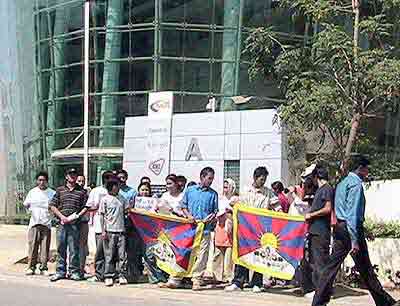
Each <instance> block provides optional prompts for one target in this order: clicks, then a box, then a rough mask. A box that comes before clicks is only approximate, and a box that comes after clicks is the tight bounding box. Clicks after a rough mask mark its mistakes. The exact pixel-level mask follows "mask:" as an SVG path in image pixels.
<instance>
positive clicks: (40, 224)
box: [24, 172, 55, 275]
mask: <svg viewBox="0 0 400 306" xmlns="http://www.w3.org/2000/svg"><path fill="white" fill-rule="evenodd" d="M48 181H49V175H48V174H47V172H39V173H38V174H37V175H36V185H37V186H36V187H35V188H33V189H31V190H30V191H29V192H28V195H27V196H26V199H25V201H24V206H25V207H26V208H27V209H28V210H29V212H30V213H31V218H30V221H29V230H28V245H29V251H28V268H27V270H26V275H33V274H35V270H36V264H37V259H38V252H39V249H40V256H39V257H40V267H39V271H40V274H41V275H47V274H48V269H47V262H48V260H49V250H50V241H51V217H50V214H49V202H50V200H51V199H52V198H53V196H54V194H55V191H54V190H53V189H50V188H48V187H47V183H48Z"/></svg>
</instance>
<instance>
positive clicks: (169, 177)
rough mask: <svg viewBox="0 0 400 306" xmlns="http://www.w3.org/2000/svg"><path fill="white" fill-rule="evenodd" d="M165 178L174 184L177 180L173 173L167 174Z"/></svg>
mask: <svg viewBox="0 0 400 306" xmlns="http://www.w3.org/2000/svg"><path fill="white" fill-rule="evenodd" d="M165 180H171V181H173V182H174V183H175V184H176V183H177V182H178V177H177V176H176V175H175V174H168V176H167V177H166V178H165Z"/></svg>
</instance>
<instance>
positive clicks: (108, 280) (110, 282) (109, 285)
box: [104, 278, 114, 287]
mask: <svg viewBox="0 0 400 306" xmlns="http://www.w3.org/2000/svg"><path fill="white" fill-rule="evenodd" d="M104 284H105V285H106V286H107V287H112V285H114V281H113V279H112V278H106V280H105V281H104Z"/></svg>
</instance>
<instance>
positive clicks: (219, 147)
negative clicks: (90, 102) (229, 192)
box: [123, 110, 288, 191]
mask: <svg viewBox="0 0 400 306" xmlns="http://www.w3.org/2000/svg"><path fill="white" fill-rule="evenodd" d="M275 114H276V112H275V111H274V110H254V111H242V112H216V113H195V114H177V115H174V116H173V118H172V131H171V137H172V138H171V156H170V172H171V173H176V174H183V175H185V176H186V177H187V178H188V180H194V181H197V180H198V178H199V172H200V170H201V169H202V168H203V167H206V166H210V167H213V168H214V169H215V171H216V177H215V183H214V188H216V189H217V190H218V191H221V187H222V183H223V179H224V178H223V172H224V171H223V170H224V160H240V166H241V171H240V172H241V173H240V180H241V186H243V185H248V184H250V183H251V180H252V174H253V171H254V169H255V168H256V167H258V166H266V167H267V168H268V169H269V172H270V177H269V179H268V182H267V184H269V185H270V184H271V183H272V182H273V181H274V180H282V181H284V183H286V182H287V178H288V166H287V164H288V163H287V159H286V156H285V154H284V152H283V150H282V138H283V136H282V133H281V131H280V129H279V127H278V126H277V125H275V124H273V118H274V117H275ZM147 125H148V118H147V117H131V118H126V123H125V142H124V161H123V163H124V168H125V169H127V170H128V172H129V176H130V177H129V183H130V184H131V185H133V186H136V185H137V183H138V181H139V179H140V177H142V176H143V173H147V171H146V170H145V160H146V149H145V141H146V135H145V130H146V126H147ZM193 138H195V139H196V140H197V142H198V144H199V148H200V152H201V155H202V158H203V160H201V161H198V160H196V158H193V159H191V160H189V161H186V160H185V157H186V154H187V151H188V148H189V145H190V143H191V141H192V139H193ZM152 179H154V180H157V179H161V178H157V177H155V176H154V175H153V177H152Z"/></svg>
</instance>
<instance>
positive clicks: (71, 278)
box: [70, 274, 82, 281]
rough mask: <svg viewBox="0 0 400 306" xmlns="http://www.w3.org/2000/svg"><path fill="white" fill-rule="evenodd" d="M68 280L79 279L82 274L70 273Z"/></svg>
mask: <svg viewBox="0 0 400 306" xmlns="http://www.w3.org/2000/svg"><path fill="white" fill-rule="evenodd" d="M70 280H73V281H81V280H82V276H81V275H80V274H71V277H70Z"/></svg>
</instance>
